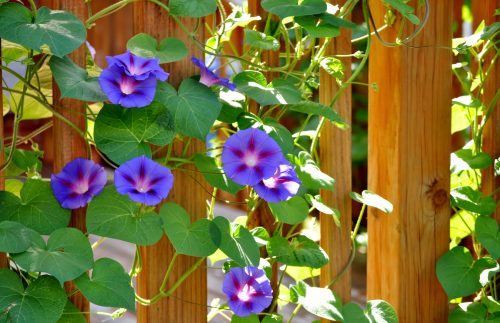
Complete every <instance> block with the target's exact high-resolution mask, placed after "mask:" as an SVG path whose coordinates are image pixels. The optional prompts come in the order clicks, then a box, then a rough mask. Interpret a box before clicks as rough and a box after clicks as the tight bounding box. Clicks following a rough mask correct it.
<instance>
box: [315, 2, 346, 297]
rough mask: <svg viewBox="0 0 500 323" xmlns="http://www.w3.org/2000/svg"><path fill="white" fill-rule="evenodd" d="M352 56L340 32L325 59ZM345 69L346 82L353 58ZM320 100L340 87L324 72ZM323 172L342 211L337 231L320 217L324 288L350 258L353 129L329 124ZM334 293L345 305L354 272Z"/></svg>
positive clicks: (342, 101) (328, 198) (340, 105)
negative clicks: (327, 260) (329, 178)
mask: <svg viewBox="0 0 500 323" xmlns="http://www.w3.org/2000/svg"><path fill="white" fill-rule="evenodd" d="M330 2H331V3H332V4H338V5H340V6H342V5H343V4H344V3H345V2H346V1H345V0H336V1H330ZM350 53H351V30H350V29H348V28H342V29H341V35H340V36H338V37H335V38H333V39H332V42H331V44H330V45H329V46H328V49H327V51H326V55H333V54H342V55H345V54H350ZM341 60H342V63H343V64H344V66H345V79H346V80H347V79H348V78H349V77H350V74H351V73H350V67H351V58H350V57H344V58H342V59H341ZM320 84H321V86H320V90H319V100H320V102H321V103H323V104H326V105H328V104H330V101H331V100H332V99H333V97H334V95H335V93H336V92H337V91H338V89H339V86H338V84H337V82H336V80H335V78H334V77H332V76H330V75H329V74H328V73H326V72H325V71H324V70H323V69H321V71H320ZM333 108H334V109H335V110H336V111H337V112H338V113H339V114H340V115H341V116H342V118H343V119H344V120H345V121H346V122H347V123H348V124H350V123H351V119H352V118H351V114H352V106H351V87H348V88H347V89H345V91H344V93H343V94H342V95H341V96H340V97H339V99H338V101H337V103H336V104H335V106H334V107H333ZM319 147H320V151H319V153H320V160H321V169H322V170H323V171H324V172H326V173H327V174H329V175H331V176H333V178H335V181H336V182H335V190H334V191H333V192H331V191H326V190H323V191H322V192H321V196H322V198H323V200H324V201H325V203H326V204H327V205H330V206H333V207H335V208H337V209H338V210H339V211H340V214H341V217H340V222H341V223H340V227H337V226H336V225H335V223H334V221H333V218H332V216H331V215H328V214H321V215H320V221H321V223H320V228H321V241H320V242H321V247H322V248H323V249H324V250H325V251H326V253H327V254H328V256H329V257H330V263H329V264H328V266H325V267H323V268H322V269H321V276H320V283H321V285H322V286H324V285H326V284H328V283H330V282H331V281H332V280H333V279H335V278H336V277H337V275H338V274H339V273H340V272H341V271H342V270H343V269H344V267H345V266H346V265H347V263H348V260H349V256H350V254H351V249H352V246H351V228H352V214H351V213H352V210H351V198H350V197H349V192H350V191H351V186H352V182H351V172H352V170H351V165H352V161H351V129H350V128H349V129H344V130H341V129H338V128H337V127H335V126H334V125H332V123H331V122H327V123H326V124H325V127H324V129H323V131H322V132H321V137H320V142H319ZM333 289H334V290H335V292H336V293H337V294H338V295H339V296H340V297H341V298H342V300H343V301H344V302H348V301H349V300H350V298H351V271H350V270H348V271H347V272H346V273H344V274H343V276H342V278H341V279H340V280H339V281H337V282H336V283H335V285H334V286H333Z"/></svg>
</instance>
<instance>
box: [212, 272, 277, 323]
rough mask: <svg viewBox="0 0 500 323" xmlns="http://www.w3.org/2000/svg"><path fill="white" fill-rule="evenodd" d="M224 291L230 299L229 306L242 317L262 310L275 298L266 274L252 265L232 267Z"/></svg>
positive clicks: (226, 278) (225, 281) (225, 279)
mask: <svg viewBox="0 0 500 323" xmlns="http://www.w3.org/2000/svg"><path fill="white" fill-rule="evenodd" d="M222 291H223V292H224V293H225V294H226V296H227V297H228V299H229V300H228V305H229V308H230V309H231V310H232V311H233V312H234V313H235V314H236V315H238V316H241V317H244V316H248V315H250V314H252V313H255V314H257V313H260V312H262V311H263V310H264V309H266V308H267V307H269V305H271V302H272V300H273V289H272V288H271V283H270V282H269V279H268V278H267V277H266V274H265V273H264V271H263V270H262V269H259V268H257V267H252V266H248V267H245V268H239V267H234V268H231V270H230V271H229V272H228V273H227V274H226V277H225V278H224V283H223V286H222Z"/></svg>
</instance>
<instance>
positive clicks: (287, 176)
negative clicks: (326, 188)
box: [253, 160, 301, 203]
mask: <svg viewBox="0 0 500 323" xmlns="http://www.w3.org/2000/svg"><path fill="white" fill-rule="evenodd" d="M300 184H301V181H300V180H299V178H298V177H297V174H296V173H295V170H294V169H293V166H292V165H291V164H290V163H289V162H288V161H287V160H283V162H282V163H281V164H280V165H279V168H278V169H277V170H276V173H275V174H274V175H273V176H271V177H269V178H266V179H263V180H262V181H261V182H260V183H258V184H257V185H255V186H254V187H253V188H254V190H255V192H256V193H257V194H259V196H260V197H261V198H262V199H263V200H265V201H267V202H270V203H278V202H281V201H286V200H288V199H290V198H291V197H293V196H295V194H297V191H298V190H299V188H300Z"/></svg>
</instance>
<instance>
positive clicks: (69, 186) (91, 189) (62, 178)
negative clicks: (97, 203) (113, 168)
mask: <svg viewBox="0 0 500 323" xmlns="http://www.w3.org/2000/svg"><path fill="white" fill-rule="evenodd" d="M51 185H52V192H53V193H54V196H55V197H56V199H57V201H58V202H59V204H60V205H61V206H62V207H63V208H66V209H78V208H81V207H84V206H85V205H87V204H88V203H89V202H90V200H92V198H93V197H94V196H96V195H98V194H100V193H101V192H102V190H103V188H104V185H106V172H105V171H104V168H103V167H101V166H99V165H98V164H96V163H94V162H93V161H92V160H88V159H84V158H76V159H74V160H73V161H71V162H69V163H68V164H66V165H65V166H64V168H63V169H62V171H61V172H60V173H58V174H54V175H52V178H51Z"/></svg>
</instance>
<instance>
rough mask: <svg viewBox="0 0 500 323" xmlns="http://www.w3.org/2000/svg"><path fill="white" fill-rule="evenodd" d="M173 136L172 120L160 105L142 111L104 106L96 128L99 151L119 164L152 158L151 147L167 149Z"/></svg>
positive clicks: (153, 105) (155, 103)
mask: <svg viewBox="0 0 500 323" xmlns="http://www.w3.org/2000/svg"><path fill="white" fill-rule="evenodd" d="M158 84H160V83H158ZM174 136H175V130H174V122H173V117H172V115H171V114H170V113H169V112H168V110H167V109H166V108H165V107H164V106H163V105H162V104H160V103H157V102H153V103H152V104H151V105H149V106H147V107H144V108H141V109H126V108H122V107H120V106H118V105H110V104H105V105H104V107H103V108H102V109H101V111H100V112H99V115H98V116H97V118H96V121H95V127H94V138H95V142H96V145H97V148H99V150H101V151H102V152H104V153H105V154H106V155H107V156H108V157H109V158H110V159H111V160H113V161H114V162H116V163H118V164H121V163H124V162H126V161H128V160H130V159H132V158H134V157H137V156H141V155H146V156H148V157H151V147H150V146H149V145H148V143H150V144H153V145H159V146H163V145H167V144H169V143H171V142H172V140H173V139H174Z"/></svg>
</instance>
